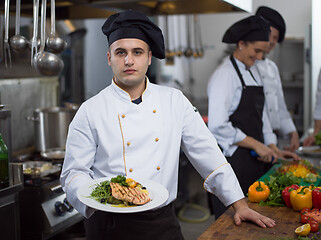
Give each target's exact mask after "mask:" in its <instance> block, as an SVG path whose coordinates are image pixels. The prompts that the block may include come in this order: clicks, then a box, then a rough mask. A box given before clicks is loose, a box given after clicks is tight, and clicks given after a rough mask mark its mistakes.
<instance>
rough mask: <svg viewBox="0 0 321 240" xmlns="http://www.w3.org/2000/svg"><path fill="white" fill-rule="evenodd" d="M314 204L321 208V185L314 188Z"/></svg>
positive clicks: (315, 206)
mask: <svg viewBox="0 0 321 240" xmlns="http://www.w3.org/2000/svg"><path fill="white" fill-rule="evenodd" d="M312 205H313V207H314V208H317V209H321V187H316V188H315V189H313V190H312Z"/></svg>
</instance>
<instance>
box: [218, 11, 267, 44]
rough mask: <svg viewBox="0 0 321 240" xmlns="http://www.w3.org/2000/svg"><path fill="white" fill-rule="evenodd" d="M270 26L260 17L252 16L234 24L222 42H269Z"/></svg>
mask: <svg viewBox="0 0 321 240" xmlns="http://www.w3.org/2000/svg"><path fill="white" fill-rule="evenodd" d="M269 37H270V24H269V23H268V22H267V21H266V20H264V19H263V18H262V17H259V16H250V17H247V18H244V19H242V20H240V21H238V22H236V23H234V24H233V25H232V26H231V27H230V28H229V29H227V30H226V32H225V34H224V36H223V40H222V42H224V43H238V42H239V41H241V40H243V41H266V42H267V41H269Z"/></svg>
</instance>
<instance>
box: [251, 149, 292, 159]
mask: <svg viewBox="0 0 321 240" xmlns="http://www.w3.org/2000/svg"><path fill="white" fill-rule="evenodd" d="M250 154H251V156H252V157H259V154H257V153H256V152H255V151H254V150H251V151H250ZM273 160H274V157H273V156H272V160H271V162H273ZM277 161H278V162H292V161H293V158H286V159H282V158H278V159H277Z"/></svg>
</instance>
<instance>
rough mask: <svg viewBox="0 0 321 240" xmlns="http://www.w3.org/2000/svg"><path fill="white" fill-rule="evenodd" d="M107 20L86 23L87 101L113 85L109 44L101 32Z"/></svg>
mask: <svg viewBox="0 0 321 240" xmlns="http://www.w3.org/2000/svg"><path fill="white" fill-rule="evenodd" d="M105 20H106V19H88V20H85V21H84V25H85V28H86V29H87V34H86V36H85V39H84V42H85V45H84V46H85V47H84V61H85V62H84V66H85V71H84V75H85V99H88V98H90V97H92V96H94V95H96V94H97V93H98V92H100V91H101V90H102V89H104V88H105V87H106V86H108V85H109V84H110V83H111V79H112V77H113V74H112V71H111V69H110V67H109V66H108V63H107V51H108V42H107V38H106V36H105V35H103V33H102V32H101V26H102V25H103V24H104V22H105Z"/></svg>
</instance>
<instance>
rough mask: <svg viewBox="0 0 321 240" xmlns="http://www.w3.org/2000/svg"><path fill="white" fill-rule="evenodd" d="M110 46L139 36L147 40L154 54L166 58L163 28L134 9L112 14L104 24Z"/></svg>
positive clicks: (103, 28) (103, 27) (104, 31)
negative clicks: (121, 40) (124, 39)
mask: <svg viewBox="0 0 321 240" xmlns="http://www.w3.org/2000/svg"><path fill="white" fill-rule="evenodd" d="M101 29H102V31H103V33H104V34H105V35H106V36H107V40H108V44H109V46H110V45H111V44H112V43H113V42H115V41H117V40H119V39H123V38H137V39H140V40H142V41H144V42H146V43H147V44H148V45H149V47H150V50H151V51H152V54H153V56H155V57H156V58H159V59H163V58H165V44H164V37H163V34H162V31H161V29H160V28H159V27H158V26H157V25H155V24H154V23H153V22H152V21H151V20H149V18H148V17H147V16H145V15H144V14H143V13H141V12H136V11H133V10H128V11H124V12H121V13H115V14H113V15H111V16H110V17H109V18H108V19H107V20H106V22H105V23H104V25H103V26H102V28H101Z"/></svg>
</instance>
